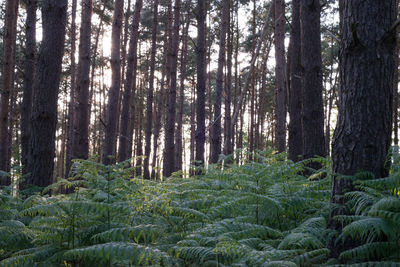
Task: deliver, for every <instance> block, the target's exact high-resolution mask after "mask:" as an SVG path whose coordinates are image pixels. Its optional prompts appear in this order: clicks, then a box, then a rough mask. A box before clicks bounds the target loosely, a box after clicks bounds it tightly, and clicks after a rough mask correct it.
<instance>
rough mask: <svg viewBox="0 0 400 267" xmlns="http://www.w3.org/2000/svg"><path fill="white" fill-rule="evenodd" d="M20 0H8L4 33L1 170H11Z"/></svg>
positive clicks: (2, 182) (0, 114)
mask: <svg viewBox="0 0 400 267" xmlns="http://www.w3.org/2000/svg"><path fill="white" fill-rule="evenodd" d="M18 4H19V1H18V0H7V3H6V14H5V16H6V17H5V25H4V26H5V27H4V33H3V69H2V79H3V83H2V91H1V99H0V170H2V171H6V172H9V171H10V169H9V165H10V164H9V162H10V160H11V159H9V158H8V150H9V146H10V145H11V144H10V143H9V135H10V134H11V133H10V132H9V128H8V123H9V109H10V97H11V95H12V93H13V90H14V67H15V49H16V44H15V42H16V35H17V14H18ZM10 183H11V180H10V179H9V178H4V179H1V180H0V185H1V184H2V185H8V184H10Z"/></svg>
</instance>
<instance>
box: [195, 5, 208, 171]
mask: <svg viewBox="0 0 400 267" xmlns="http://www.w3.org/2000/svg"><path fill="white" fill-rule="evenodd" d="M197 3H198V4H197V50H196V62H197V89H196V94H197V98H196V133H195V139H196V157H195V160H196V164H198V165H202V164H204V150H205V141H206V116H205V113H206V47H205V44H206V26H205V24H206V14H207V9H206V1H204V0H198V2H197Z"/></svg>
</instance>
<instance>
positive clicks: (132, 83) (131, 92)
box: [118, 0, 143, 162]
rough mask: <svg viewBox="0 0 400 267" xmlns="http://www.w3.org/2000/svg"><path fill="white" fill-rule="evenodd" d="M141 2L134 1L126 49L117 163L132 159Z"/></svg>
mask: <svg viewBox="0 0 400 267" xmlns="http://www.w3.org/2000/svg"><path fill="white" fill-rule="evenodd" d="M142 5H143V1H142V0H136V4H135V11H134V15H133V20H132V26H131V34H130V40H129V49H128V65H127V68H126V79H125V85H124V95H123V98H122V111H121V127H120V136H119V147H118V161H119V162H122V161H124V160H127V159H129V158H131V157H132V146H133V142H132V138H133V128H134V126H133V118H134V116H135V114H134V113H135V108H134V105H132V102H133V101H132V99H134V97H135V93H136V70H137V47H138V39H139V23H140V12H141V10H142Z"/></svg>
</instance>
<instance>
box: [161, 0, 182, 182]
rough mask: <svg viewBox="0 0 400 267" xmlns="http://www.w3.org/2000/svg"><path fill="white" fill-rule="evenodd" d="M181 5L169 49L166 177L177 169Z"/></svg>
mask: <svg viewBox="0 0 400 267" xmlns="http://www.w3.org/2000/svg"><path fill="white" fill-rule="evenodd" d="M180 7H181V0H175V7H174V26H173V37H172V39H171V42H170V47H169V51H168V57H169V66H170V69H169V71H170V81H169V92H168V101H167V113H166V120H165V151H164V166H163V174H164V176H165V177H169V176H171V174H172V172H173V171H174V169H175V157H174V155H175V144H174V133H175V113H176V111H175V106H176V105H175V104H176V73H177V58H178V45H179V24H180Z"/></svg>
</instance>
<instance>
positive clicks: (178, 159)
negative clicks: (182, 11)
mask: <svg viewBox="0 0 400 267" xmlns="http://www.w3.org/2000/svg"><path fill="white" fill-rule="evenodd" d="M191 2H192V1H191V0H188V2H187V3H186V5H187V15H186V22H185V26H184V27H183V31H182V51H181V69H180V81H179V82H180V84H179V99H178V114H177V116H176V124H177V126H176V134H175V146H176V152H175V171H179V170H182V164H183V160H182V157H183V154H184V152H185V151H184V146H183V144H182V140H183V138H182V135H183V133H182V131H183V105H184V100H185V78H186V66H187V47H188V32H189V26H190V5H191Z"/></svg>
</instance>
